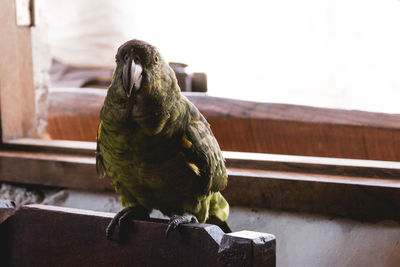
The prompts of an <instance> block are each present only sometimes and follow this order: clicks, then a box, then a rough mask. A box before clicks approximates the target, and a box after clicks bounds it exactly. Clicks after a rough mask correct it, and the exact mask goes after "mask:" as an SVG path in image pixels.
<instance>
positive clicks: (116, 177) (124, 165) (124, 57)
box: [96, 40, 231, 239]
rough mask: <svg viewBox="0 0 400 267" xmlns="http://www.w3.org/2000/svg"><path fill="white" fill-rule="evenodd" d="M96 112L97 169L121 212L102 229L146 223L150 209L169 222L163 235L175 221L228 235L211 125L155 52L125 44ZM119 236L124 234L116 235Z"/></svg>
mask: <svg viewBox="0 0 400 267" xmlns="http://www.w3.org/2000/svg"><path fill="white" fill-rule="evenodd" d="M115 60H116V64H117V66H116V69H115V71H114V75H113V78H112V82H111V85H110V86H109V88H108V92H107V96H106V98H105V100H104V105H103V107H102V109H101V112H100V124H99V127H98V131H97V151H96V168H97V173H98V175H99V176H101V177H104V176H105V175H106V174H107V175H108V177H109V178H110V180H111V183H112V185H113V186H114V188H115V191H116V192H117V193H118V194H119V195H120V198H121V205H122V206H124V207H125V208H124V209H123V210H121V211H120V212H119V213H117V214H116V216H115V217H114V218H113V220H112V221H111V223H110V224H109V225H108V227H107V229H106V233H107V237H108V238H109V239H111V238H112V235H113V232H114V230H115V228H116V226H117V225H118V226H119V229H120V230H119V233H121V232H122V231H121V229H122V226H123V225H124V222H126V221H128V220H130V221H131V220H132V219H139V220H146V219H148V218H149V213H150V212H151V211H152V210H153V209H158V210H160V211H161V212H162V213H163V214H165V215H167V216H169V217H170V221H169V224H168V228H167V231H166V237H168V234H169V233H170V232H172V231H173V230H175V229H176V228H177V227H178V226H179V225H180V224H183V223H190V222H200V223H211V224H216V225H218V226H219V227H220V228H221V229H222V230H223V231H225V232H231V230H230V227H229V225H228V223H227V221H226V219H227V217H228V214H229V204H228V202H227V201H226V200H225V199H224V197H223V196H222V195H221V193H220V191H221V190H223V189H224V188H225V187H226V185H227V172H226V168H225V162H224V159H223V157H222V154H221V150H220V148H219V145H218V143H217V140H216V139H215V137H214V135H213V133H212V131H211V129H210V126H209V124H208V123H207V121H206V120H205V118H204V117H203V116H202V114H201V113H200V112H199V110H198V109H197V108H196V107H195V106H194V105H193V104H192V103H191V102H190V101H189V100H188V99H187V98H186V97H185V96H184V95H182V94H181V92H180V88H179V86H178V84H177V80H176V77H175V73H174V71H173V70H172V69H171V68H170V67H169V65H168V64H167V62H165V61H164V60H163V58H162V56H161V55H160V53H159V52H158V51H157V49H156V48H155V47H154V46H152V45H150V44H148V43H146V42H144V41H140V40H130V41H128V42H126V43H124V44H123V45H121V46H120V47H119V49H118V52H117V55H116V57H115ZM120 237H121V236H120Z"/></svg>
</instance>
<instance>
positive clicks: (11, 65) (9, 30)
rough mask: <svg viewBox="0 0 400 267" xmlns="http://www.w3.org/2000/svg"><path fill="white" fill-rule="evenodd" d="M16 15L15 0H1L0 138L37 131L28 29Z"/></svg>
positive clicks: (22, 135) (26, 134)
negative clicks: (21, 24)
mask: <svg viewBox="0 0 400 267" xmlns="http://www.w3.org/2000/svg"><path fill="white" fill-rule="evenodd" d="M15 15H16V11H15V1H14V0H3V1H0V24H1V25H2V26H1V28H0V40H2V41H1V42H0V51H1V54H2V57H1V64H0V107H1V119H0V120H1V134H2V140H8V139H10V138H16V137H29V136H30V137H32V136H35V135H36V132H35V95H34V94H35V91H34V85H33V66H32V45H31V32H30V28H29V27H18V26H17V25H16V17H15Z"/></svg>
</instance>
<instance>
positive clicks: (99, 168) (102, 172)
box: [96, 121, 106, 178]
mask: <svg viewBox="0 0 400 267" xmlns="http://www.w3.org/2000/svg"><path fill="white" fill-rule="evenodd" d="M101 128H102V126H101V121H100V123H99V126H98V127H97V138H96V172H97V175H98V176H99V177H100V178H104V176H106V169H105V167H104V163H103V156H102V154H101V150H100V138H101Z"/></svg>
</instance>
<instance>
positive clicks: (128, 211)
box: [106, 206, 150, 242]
mask: <svg viewBox="0 0 400 267" xmlns="http://www.w3.org/2000/svg"><path fill="white" fill-rule="evenodd" d="M149 218H150V217H149V213H148V211H147V210H145V209H144V208H143V207H139V206H137V207H126V208H124V209H122V210H121V211H120V212H118V213H117V214H116V215H115V216H114V218H113V219H112V220H111V222H110V223H109V224H108V226H107V228H106V236H107V239H109V240H113V241H117V242H123V241H125V240H126V239H127V237H128V236H129V235H128V234H129V229H130V228H129V226H131V225H132V220H133V219H136V220H148V219H149ZM117 225H118V228H119V231H118V239H113V234H114V231H115V228H116V226H117Z"/></svg>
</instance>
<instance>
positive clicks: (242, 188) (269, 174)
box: [0, 0, 400, 220]
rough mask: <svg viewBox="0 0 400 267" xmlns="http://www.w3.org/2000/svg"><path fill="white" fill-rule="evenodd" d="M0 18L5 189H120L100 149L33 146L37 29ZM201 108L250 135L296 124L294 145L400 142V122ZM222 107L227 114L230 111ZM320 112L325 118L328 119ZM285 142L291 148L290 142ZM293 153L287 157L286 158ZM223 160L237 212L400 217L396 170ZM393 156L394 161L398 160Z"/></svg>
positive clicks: (339, 113)
mask: <svg viewBox="0 0 400 267" xmlns="http://www.w3.org/2000/svg"><path fill="white" fill-rule="evenodd" d="M0 10H1V11H0V12H2V13H1V14H2V16H0V21H1V22H2V25H3V27H2V29H1V31H0V39H1V40H9V41H8V42H2V43H1V44H0V51H1V52H2V64H1V66H0V78H1V80H0V82H1V83H0V120H1V128H0V135H1V142H0V181H6V182H14V183H23V184H37V185H44V186H55V187H67V188H75V189H86V190H101V191H103V190H112V187H111V185H110V183H109V182H108V180H107V179H103V180H99V179H98V178H97V176H96V173H95V159H94V146H95V143H90V142H77V141H48V140H39V139H34V138H33V137H35V131H34V125H35V124H36V118H35V97H34V94H35V89H34V84H33V66H32V46H31V33H30V28H29V27H18V26H17V25H16V23H15V1H13V0H6V1H2V2H1V3H0ZM10 11H11V12H10ZM13 11H14V12H13ZM197 100H198V103H196V104H198V105H202V109H201V110H202V111H203V113H204V114H205V115H206V117H207V118H208V119H210V120H212V121H214V122H215V123H218V119H219V121H220V122H221V121H225V122H226V121H228V122H230V123H231V124H227V125H234V124H237V123H244V124H243V125H237V126H240V127H244V130H246V127H247V126H246V125H248V124H246V121H247V120H249V119H250V120H253V122H254V121H256V120H263V119H264V120H271V121H273V122H274V123H277V125H276V126H275V127H276V128H277V129H280V128H282V127H285V125H286V126H287V125H291V127H293V128H289V129H286V130H284V131H285V133H291V134H290V138H293V140H292V141H293V142H299V140H297V138H296V136H297V134H298V130H299V129H301V128H302V127H309V129H308V130H309V131H313V130H314V131H322V130H321V128H320V127H321V125H323V126H324V127H327V128H326V129H324V130H323V133H322V135H324V134H327V133H329V132H330V131H333V132H335V131H338V130H339V131H341V130H344V131H345V132H344V134H343V135H340V136H339V137H338V138H339V139H341V138H344V139H343V140H342V142H343V143H344V144H345V145H348V146H349V147H351V145H352V144H348V143H347V142H348V141H347V140H346V139H345V136H346V135H347V134H349V133H351V132H352V131H353V132H357V133H358V134H360V135H361V136H362V138H361V143H364V144H367V143H368V142H372V144H373V146H374V147H375V148H377V149H378V150H379V149H380V150H385V149H393V147H397V146H398V144H399V143H400V142H398V143H396V142H394V141H396V140H399V139H400V116H399V115H392V114H380V113H366V112H358V111H343V110H335V109H316V108H310V107H301V106H295V105H284V104H267V103H266V104H265V105H264V108H265V110H264V113H260V112H258V111H257V110H256V111H257V112H255V111H254V107H253V106H252V105H251V104H245V101H242V102H241V103H244V105H245V106H246V108H245V109H243V106H241V105H239V106H236V107H235V105H232V102H229V101H227V102H224V105H225V106H224V105H222V106H221V105H220V103H218V102H215V101H216V99H215V98H212V97H208V96H205V95H202V96H200V97H199V98H198V99H197ZM235 103H240V101H239V102H235ZM207 107H209V108H207ZM210 107H211V108H210ZM224 107H225V108H227V107H229V109H228V111H229V112H228V113H226V112H225V110H223V108H224ZM221 108H222V111H221ZM321 111H325V112H326V113H325V114H320V112H321ZM224 112H225V113H224ZM254 112H255V113H254ZM376 118H378V120H376ZM235 119H236V120H237V121H235ZM232 122H233V123H234V124H232ZM250 123H251V122H250ZM296 127H297V128H296ZM346 127H347V128H346ZM224 128H226V130H227V131H229V130H230V129H229V128H227V127H226V126H224ZM254 129H257V127H256V128H254ZM282 129H284V128H282ZM247 130H248V129H247ZM360 131H361V132H360ZM374 133H375V134H374ZM377 133H378V134H377ZM382 133H384V134H383V135H382ZM388 138H389V140H388ZM390 138H391V139H390ZM280 142H282V147H284V148H286V149H287V148H288V146H287V144H285V140H283V141H282V140H280ZM391 146H393V147H392V148H391ZM378 150H377V151H378ZM285 151H287V150H282V153H283V154H287V153H285ZM399 151H400V149H399ZM278 152H279V151H278ZM264 153H265V152H264ZM367 154H368V153H367ZM382 155H385V153H383V154H382ZM224 156H225V158H226V161H227V167H228V173H229V186H228V188H227V189H226V190H225V191H224V192H223V194H224V195H225V196H226V197H227V199H228V201H229V202H230V203H231V204H232V205H240V206H250V207H257V208H270V209H279V210H288V211H297V212H310V213H318V214H329V215H333V216H346V217H350V218H359V219H371V220H377V219H396V220H399V219H400V215H398V212H397V211H398V208H399V207H400V179H399V177H400V163H398V162H387V161H376V160H355V159H344V158H335V159H334V158H329V157H325V158H321V157H315V156H312V155H308V156H307V157H305V156H295V155H291V156H289V155H284V156H282V155H276V154H268V155H267V154H265V155H261V156H260V155H257V154H244V153H236V154H235V153H230V152H224ZM395 156H396V157H393V158H394V159H396V160H398V158H397V157H400V156H398V155H397V154H395ZM388 158H390V157H386V158H385V157H383V158H379V159H381V160H387V159H388Z"/></svg>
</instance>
